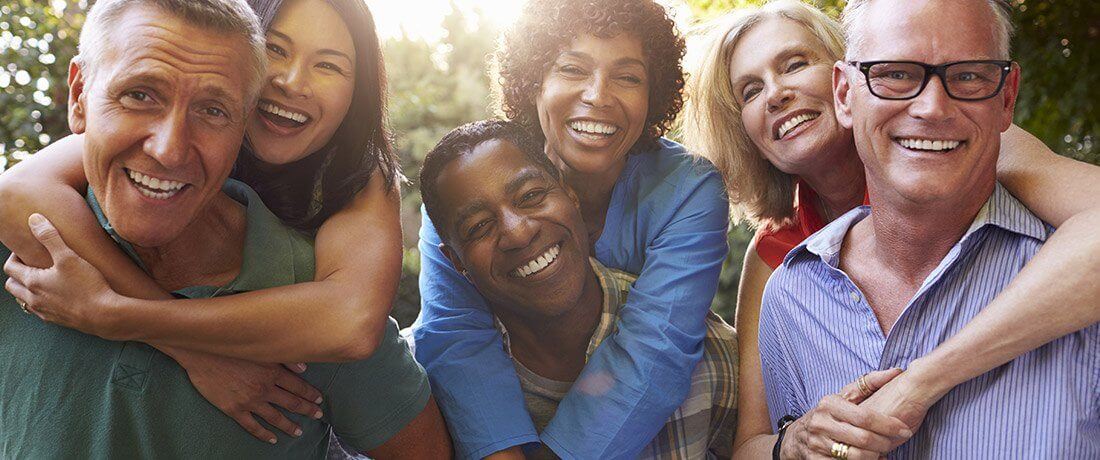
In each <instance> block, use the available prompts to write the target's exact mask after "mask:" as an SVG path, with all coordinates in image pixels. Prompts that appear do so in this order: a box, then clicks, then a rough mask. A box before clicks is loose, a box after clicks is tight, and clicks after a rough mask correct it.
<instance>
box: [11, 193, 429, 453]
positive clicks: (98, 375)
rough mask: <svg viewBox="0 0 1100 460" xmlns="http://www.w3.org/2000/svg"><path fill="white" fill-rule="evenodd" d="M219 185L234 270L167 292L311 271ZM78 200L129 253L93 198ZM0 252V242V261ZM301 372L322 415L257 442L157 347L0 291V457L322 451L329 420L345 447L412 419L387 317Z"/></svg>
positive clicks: (409, 392) (293, 245) (278, 232)
mask: <svg viewBox="0 0 1100 460" xmlns="http://www.w3.org/2000/svg"><path fill="white" fill-rule="evenodd" d="M223 191H224V192H225V193H226V194H228V195H229V196H231V197H232V198H234V199H236V200H237V201H239V202H241V203H242V204H244V205H246V206H247V211H246V215H247V222H248V229H247V232H246V236H245V248H244V262H243V264H242V266H241V272H240V275H239V276H238V277H237V278H236V279H235V280H233V281H232V282H230V283H229V284H228V285H226V286H222V287H209V286H196V287H189V288H185V289H182V290H180V291H177V292H176V294H177V295H180V296H185V297H193V298H194V297H211V296H217V295H227V294H232V293H235V292H241V291H251V290H257V289H265V288H269V287H274V286H281V285H287V284H293V283H298V282H303V281H309V280H311V279H313V275H314V261H313V247H312V243H311V241H310V240H309V239H307V238H305V237H303V236H302V235H300V234H299V233H297V232H295V231H293V230H291V229H289V228H287V227H285V226H283V225H282V224H281V223H280V222H279V220H278V219H277V218H276V217H275V216H274V215H273V214H272V213H271V212H270V211H269V210H268V209H267V208H266V207H264V205H263V204H262V203H261V202H260V199H259V197H258V196H257V195H256V194H255V192H253V191H252V190H251V189H249V188H248V187H247V186H245V185H244V184H242V183H240V182H237V181H233V180H230V181H228V182H227V183H226V185H225V187H224V188H223ZM89 196H91V194H89ZM89 204H90V205H91V206H92V208H93V210H94V211H96V214H97V215H98V216H99V217H100V222H101V223H102V224H103V225H104V229H105V230H107V231H108V233H110V234H111V235H112V237H114V238H115V239H116V241H118V242H119V243H120V245H121V246H123V248H124V249H125V250H126V251H127V252H128V253H131V254H132V249H131V248H130V246H129V245H128V244H125V242H122V241H119V239H118V237H117V234H115V233H114V231H113V230H112V229H111V228H110V226H109V225H108V224H107V223H106V220H105V219H104V218H103V216H102V213H101V212H99V208H98V206H97V204H96V203H95V200H94V198H91V199H90V200H89ZM8 254H10V251H9V250H8V249H7V248H5V247H3V246H0V257H3V258H4V259H6V258H7V257H8ZM6 279H7V277H6V275H2V274H0V281H4V280H6ZM324 307H325V306H324V305H317V306H316V308H324ZM303 378H304V379H305V380H306V381H308V382H309V383H310V384H312V385H314V386H315V387H317V388H318V389H319V390H321V393H322V394H324V403H323V404H322V405H321V406H322V410H323V411H324V413H325V417H324V419H323V420H320V421H318V420H313V419H310V418H307V417H302V416H298V415H296V414H290V413H287V416H288V417H290V418H291V420H294V422H295V423H298V424H299V425H300V426H301V427H302V431H303V434H302V436H300V437H297V438H294V437H291V436H288V435H286V434H283V433H282V432H280V431H279V430H277V429H274V428H270V427H269V429H270V430H271V431H272V432H274V433H276V434H277V435H279V439H278V444H275V445H271V444H267V443H265V442H263V441H260V440H258V439H256V438H254V437H252V436H251V435H249V434H248V433H247V432H246V431H245V430H244V429H243V428H241V427H240V426H238V425H237V423H236V422H234V421H233V420H232V419H230V418H229V417H228V416H226V415H224V414H223V413H222V412H221V411H219V410H218V409H217V408H216V407H214V406H213V405H211V404H210V403H209V402H207V401H206V400H205V399H203V397H202V396H201V395H200V394H199V393H198V392H197V391H196V390H195V388H194V387H192V386H191V382H190V380H188V378H187V374H186V372H185V371H184V370H183V369H182V368H181V367H180V366H179V365H177V364H176V362H175V361H173V360H172V359H170V358H168V357H167V356H166V355H164V354H162V353H160V352H158V351H156V350H155V349H153V348H152V347H150V346H148V345H145V344H142V343H136V342H110V341H107V340H103V339H100V338H98V337H94V336H90V335H87V334H83V333H80V332H77V331H75V330H72V329H66V328H62V327H58V326H55V325H52V324H46V323H44V322H42V321H41V320H39V319H38V318H37V317H35V316H33V315H28V314H25V313H23V312H22V310H20V309H19V306H18V305H17V304H16V302H15V299H14V298H13V297H12V296H11V295H10V294H9V293H8V292H7V291H0V458H81V459H83V458H232V459H241V458H280V457H282V458H323V457H324V456H325V453H326V451H327V448H328V437H329V428H330V427H331V428H332V431H334V432H335V433H336V434H337V435H339V436H340V438H341V439H342V440H343V441H344V442H345V443H347V444H349V445H350V446H352V447H354V448H357V449H359V450H370V449H373V448H375V447H377V446H379V445H381V444H382V443H383V442H385V441H386V440H387V439H389V438H390V437H392V436H393V435H394V434H396V433H397V432H398V431H400V430H401V428H403V427H404V426H405V425H407V424H408V423H409V422H410V421H412V419H413V418H414V417H416V415H417V414H419V413H420V412H421V411H422V410H423V408H424V407H425V405H426V404H427V401H428V397H429V395H430V390H429V387H428V382H427V378H426V377H425V375H424V371H423V369H422V368H421V367H420V366H419V365H418V364H417V363H416V362H415V361H414V360H413V357H412V354H411V353H410V352H409V350H408V347H407V346H406V345H405V343H404V342H403V341H402V340H401V339H400V337H399V336H398V333H397V325H396V323H395V322H394V321H393V320H392V319H391V320H390V321H389V323H388V324H387V325H386V336H385V338H384V339H383V340H382V343H381V344H380V345H379V347H378V350H377V351H375V353H374V355H373V356H372V357H370V358H369V359H366V360H363V361H356V362H351V363H343V364H332V363H318V364H311V365H309V369H308V370H307V371H306V372H305V373H304V374H303ZM284 413H285V411H284ZM261 423H262V422H261Z"/></svg>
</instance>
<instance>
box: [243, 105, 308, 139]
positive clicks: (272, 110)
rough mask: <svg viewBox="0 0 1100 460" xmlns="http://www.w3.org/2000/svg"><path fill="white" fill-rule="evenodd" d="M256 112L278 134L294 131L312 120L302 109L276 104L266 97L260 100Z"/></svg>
mask: <svg viewBox="0 0 1100 460" xmlns="http://www.w3.org/2000/svg"><path fill="white" fill-rule="evenodd" d="M256 112H257V113H258V114H259V116H260V118H261V119H263V120H264V122H265V123H264V124H265V125H266V126H268V128H269V129H270V130H271V131H274V132H276V133H279V134H289V133H291V132H296V131H297V130H298V129H300V128H302V127H304V126H305V125H307V124H309V123H310V122H311V121H312V120H313V117H311V116H310V115H309V114H308V113H306V112H305V111H303V110H300V109H294V108H291V107H287V106H284V105H280V104H276V103H275V102H272V101H270V100H267V99H264V100H261V101H260V103H259V104H258V105H257V107H256Z"/></svg>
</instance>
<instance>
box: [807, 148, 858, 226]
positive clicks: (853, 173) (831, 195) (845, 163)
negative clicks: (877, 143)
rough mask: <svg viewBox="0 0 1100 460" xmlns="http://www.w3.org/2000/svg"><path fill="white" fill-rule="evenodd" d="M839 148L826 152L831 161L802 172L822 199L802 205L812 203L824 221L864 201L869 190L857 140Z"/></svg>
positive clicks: (834, 217)
mask: <svg viewBox="0 0 1100 460" xmlns="http://www.w3.org/2000/svg"><path fill="white" fill-rule="evenodd" d="M837 150H838V153H837V154H836V155H828V156H827V157H828V158H830V161H829V164H828V165H823V166H822V167H814V168H810V170H809V171H806V172H805V173H802V174H799V177H801V178H802V180H803V181H805V182H806V184H807V185H809V186H810V188H812V189H813V190H814V192H815V193H817V196H818V197H819V198H820V199H821V202H820V203H804V204H801V205H802V206H807V205H808V206H813V207H814V208H815V209H817V211H818V215H820V216H821V217H822V219H823V220H824V221H825V223H829V222H832V221H833V219H836V218H837V217H840V216H841V215H843V214H844V213H846V212H848V211H851V210H852V209H855V208H856V207H858V206H860V205H862V204H863V197H864V193H865V192H866V190H867V181H866V174H865V172H864V169H863V162H862V161H860V159H859V154H858V153H857V151H856V146H855V141H854V140H850V141H849V142H846V143H845V145H843V146H841V147H838V149H837Z"/></svg>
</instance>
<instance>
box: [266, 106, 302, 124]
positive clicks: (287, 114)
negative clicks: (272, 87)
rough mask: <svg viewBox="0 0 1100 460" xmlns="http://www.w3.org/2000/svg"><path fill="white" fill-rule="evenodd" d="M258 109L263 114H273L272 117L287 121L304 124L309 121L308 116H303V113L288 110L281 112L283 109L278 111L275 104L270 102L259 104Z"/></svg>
mask: <svg viewBox="0 0 1100 460" xmlns="http://www.w3.org/2000/svg"><path fill="white" fill-rule="evenodd" d="M259 107H260V110H263V111H264V112H267V113H270V114H274V115H278V116H280V117H283V118H286V119H287V120H294V121H296V122H298V123H305V122H306V120H309V116H308V115H306V114H304V113H298V112H291V111H289V110H283V109H280V108H278V107H276V106H275V104H272V103H270V102H261V103H260V105H259Z"/></svg>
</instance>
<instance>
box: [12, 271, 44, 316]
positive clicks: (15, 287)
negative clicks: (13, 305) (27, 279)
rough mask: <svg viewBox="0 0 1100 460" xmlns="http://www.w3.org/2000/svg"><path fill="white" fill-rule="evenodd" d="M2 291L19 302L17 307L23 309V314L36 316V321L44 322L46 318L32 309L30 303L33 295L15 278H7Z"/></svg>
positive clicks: (32, 304)
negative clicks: (5, 291) (4, 290)
mask: <svg viewBox="0 0 1100 460" xmlns="http://www.w3.org/2000/svg"><path fill="white" fill-rule="evenodd" d="M4 289H6V290H7V291H8V292H9V293H11V295H12V297H15V300H16V301H17V302H19V306H20V307H22V308H23V311H24V312H26V313H30V314H32V315H34V316H37V317H38V319H41V320H43V321H46V317H44V316H42V314H41V313H39V312H38V310H35V309H34V303H33V302H32V300H33V299H34V294H32V293H31V291H30V289H27V287H26V286H24V285H23V283H20V282H19V280H16V279H15V278H8V280H7V281H4Z"/></svg>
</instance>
